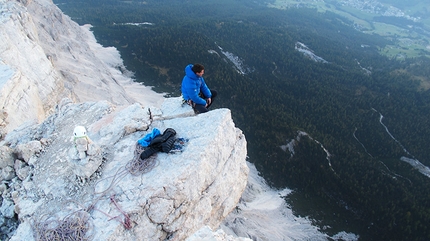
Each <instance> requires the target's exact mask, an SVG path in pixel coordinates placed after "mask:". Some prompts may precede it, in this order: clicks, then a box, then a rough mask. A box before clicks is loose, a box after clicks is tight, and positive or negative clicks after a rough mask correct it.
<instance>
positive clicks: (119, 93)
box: [0, 0, 163, 136]
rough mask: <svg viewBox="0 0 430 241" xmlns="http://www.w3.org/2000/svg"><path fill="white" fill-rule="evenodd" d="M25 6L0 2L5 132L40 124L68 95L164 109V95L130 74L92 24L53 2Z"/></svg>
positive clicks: (0, 121) (0, 120)
mask: <svg viewBox="0 0 430 241" xmlns="http://www.w3.org/2000/svg"><path fill="white" fill-rule="evenodd" d="M22 2H23V3H20V2H17V1H12V0H0V11H1V13H2V14H1V15H0V23H1V24H0V38H1V39H2V41H1V42H0V70H1V72H2V73H1V76H2V78H1V79H0V109H1V113H0V128H1V129H0V131H1V132H0V134H1V133H3V136H4V135H5V133H7V132H9V131H10V130H13V129H14V128H16V127H18V126H19V125H21V124H23V123H25V122H27V121H33V122H34V121H36V122H38V123H40V122H41V121H42V120H44V119H45V118H46V117H47V116H48V115H49V114H51V113H52V112H53V108H54V107H55V105H56V104H57V103H58V102H59V101H60V100H61V99H62V98H64V97H68V98H70V99H72V100H73V101H75V102H85V101H97V100H107V101H109V102H111V103H113V104H115V105H127V104H131V103H134V102H140V103H142V104H143V105H148V104H149V103H150V104H154V105H155V106H158V107H159V106H160V105H161V103H162V102H163V98H162V95H161V94H157V93H155V92H153V91H150V88H148V87H145V86H142V85H140V84H137V83H134V82H133V81H132V79H131V78H130V76H125V75H124V74H123V72H126V70H125V68H124V66H123V64H122V62H121V59H120V57H119V53H118V51H117V50H116V49H114V48H103V47H102V46H100V45H99V44H97V42H96V40H95V38H94V36H93V35H92V33H91V32H90V31H89V30H88V28H89V26H84V27H82V26H79V25H78V24H76V23H75V22H73V21H71V20H70V18H69V17H68V16H65V15H64V14H63V13H62V12H61V10H59V9H58V8H57V7H56V6H55V5H54V4H53V3H52V1H51V0H35V1H22ZM142 93H145V94H144V95H143V96H142Z"/></svg>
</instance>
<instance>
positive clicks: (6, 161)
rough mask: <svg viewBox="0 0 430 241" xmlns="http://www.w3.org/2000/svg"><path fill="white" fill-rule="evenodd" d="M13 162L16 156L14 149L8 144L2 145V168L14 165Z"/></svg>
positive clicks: (0, 164) (0, 162)
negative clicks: (14, 155)
mask: <svg viewBox="0 0 430 241" xmlns="http://www.w3.org/2000/svg"><path fill="white" fill-rule="evenodd" d="M13 164H14V157H13V151H12V149H11V148H9V147H7V146H0V169H3V168H5V167H7V166H13Z"/></svg>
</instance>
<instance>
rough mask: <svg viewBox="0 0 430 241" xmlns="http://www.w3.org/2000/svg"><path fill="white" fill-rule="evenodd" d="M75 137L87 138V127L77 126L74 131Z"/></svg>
mask: <svg viewBox="0 0 430 241" xmlns="http://www.w3.org/2000/svg"><path fill="white" fill-rule="evenodd" d="M73 136H74V137H84V136H87V130H85V127H83V126H76V127H75V129H74V130H73Z"/></svg>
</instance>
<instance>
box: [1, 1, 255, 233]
mask: <svg viewBox="0 0 430 241" xmlns="http://www.w3.org/2000/svg"><path fill="white" fill-rule="evenodd" d="M0 12H1V15H0V38H1V39H2V41H1V42H0V108H1V112H0V118H1V119H0V128H1V131H2V136H1V137H0V181H1V184H0V192H1V193H2V196H1V207H0V221H2V220H5V219H8V220H9V219H10V220H13V219H15V218H16V217H18V220H19V226H18V227H17V229H16V232H13V230H12V232H10V233H9V235H10V236H11V237H9V238H11V240H35V239H37V237H39V238H40V237H41V236H42V235H48V236H49V237H51V239H54V237H55V235H59V234H64V232H66V231H70V229H73V228H76V230H74V231H76V232H75V233H79V235H82V236H83V237H91V238H93V239H94V240H163V239H169V240H184V239H186V238H187V237H189V236H190V235H191V234H193V233H194V232H196V231H197V230H199V229H200V228H202V227H204V226H208V227H210V228H212V229H216V228H217V227H218V226H219V224H220V223H221V221H222V220H223V219H224V218H225V217H226V216H227V214H228V213H230V212H231V211H232V210H233V209H234V208H235V207H236V204H237V203H238V201H239V198H240V196H241V194H242V192H243V190H244V189H245V186H246V181H247V175H248V167H247V166H246V161H245V158H246V140H245V137H244V135H243V134H242V132H241V131H240V130H239V129H237V128H236V127H235V126H234V123H233V121H232V119H231V115H230V111H229V110H228V109H219V110H213V111H210V112H208V113H205V114H201V115H194V112H193V111H192V110H191V108H190V107H189V106H182V105H181V100H180V98H169V99H164V98H162V95H160V94H157V93H155V92H152V91H150V89H149V88H147V87H145V86H142V85H139V84H136V83H133V81H132V80H131V78H130V77H127V76H124V75H123V74H122V72H124V71H125V69H124V67H123V65H122V62H121V60H120V58H119V54H118V52H117V51H116V50H115V49H114V48H103V47H101V46H100V45H98V44H96V41H95V39H94V36H93V35H92V34H91V33H90V32H89V31H88V28H87V27H80V26H78V25H77V24H76V23H74V22H73V21H71V20H70V19H69V18H68V17H67V16H65V15H63V14H62V13H61V11H60V10H59V9H58V8H57V7H56V6H55V5H54V4H53V3H52V1H50V0H33V1H20V2H19V1H10V0H0ZM106 60H109V61H106ZM24 123H25V125H23V124H24ZM76 126H84V127H85V128H86V130H87V133H86V134H87V137H86V138H85V141H86V144H85V145H84V146H85V153H84V156H79V152H78V150H80V148H81V147H82V145H81V144H80V143H78V139H77V138H72V136H73V134H74V131H73V130H74V128H75V127H76ZM154 128H157V129H159V130H160V131H161V132H163V131H164V130H165V129H167V128H173V129H174V130H175V131H176V132H177V134H176V138H177V140H176V141H177V142H176V145H175V149H174V152H169V153H162V152H157V153H156V154H154V155H152V156H151V157H150V158H148V159H147V160H144V161H140V162H138V161H137V159H136V156H137V155H136V152H139V150H140V149H136V142H137V140H139V139H140V138H142V137H144V136H145V135H147V134H149V133H151V131H152V130H154ZM79 140H82V139H79ZM0 226H2V231H3V230H4V228H3V227H8V226H9V228H11V226H13V225H12V224H11V223H10V222H8V221H2V222H0ZM12 229H13V228H12ZM205 230H206V229H205ZM219 232H221V231H219ZM203 233H204V234H205V235H206V232H203ZM200 235H202V234H200ZM217 240H218V239H217Z"/></svg>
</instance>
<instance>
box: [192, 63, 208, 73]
mask: <svg viewBox="0 0 430 241" xmlns="http://www.w3.org/2000/svg"><path fill="white" fill-rule="evenodd" d="M204 69H205V67H204V66H203V65H201V64H194V65H193V67H191V70H192V71H193V72H194V73H200V72H202V70H204Z"/></svg>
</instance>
